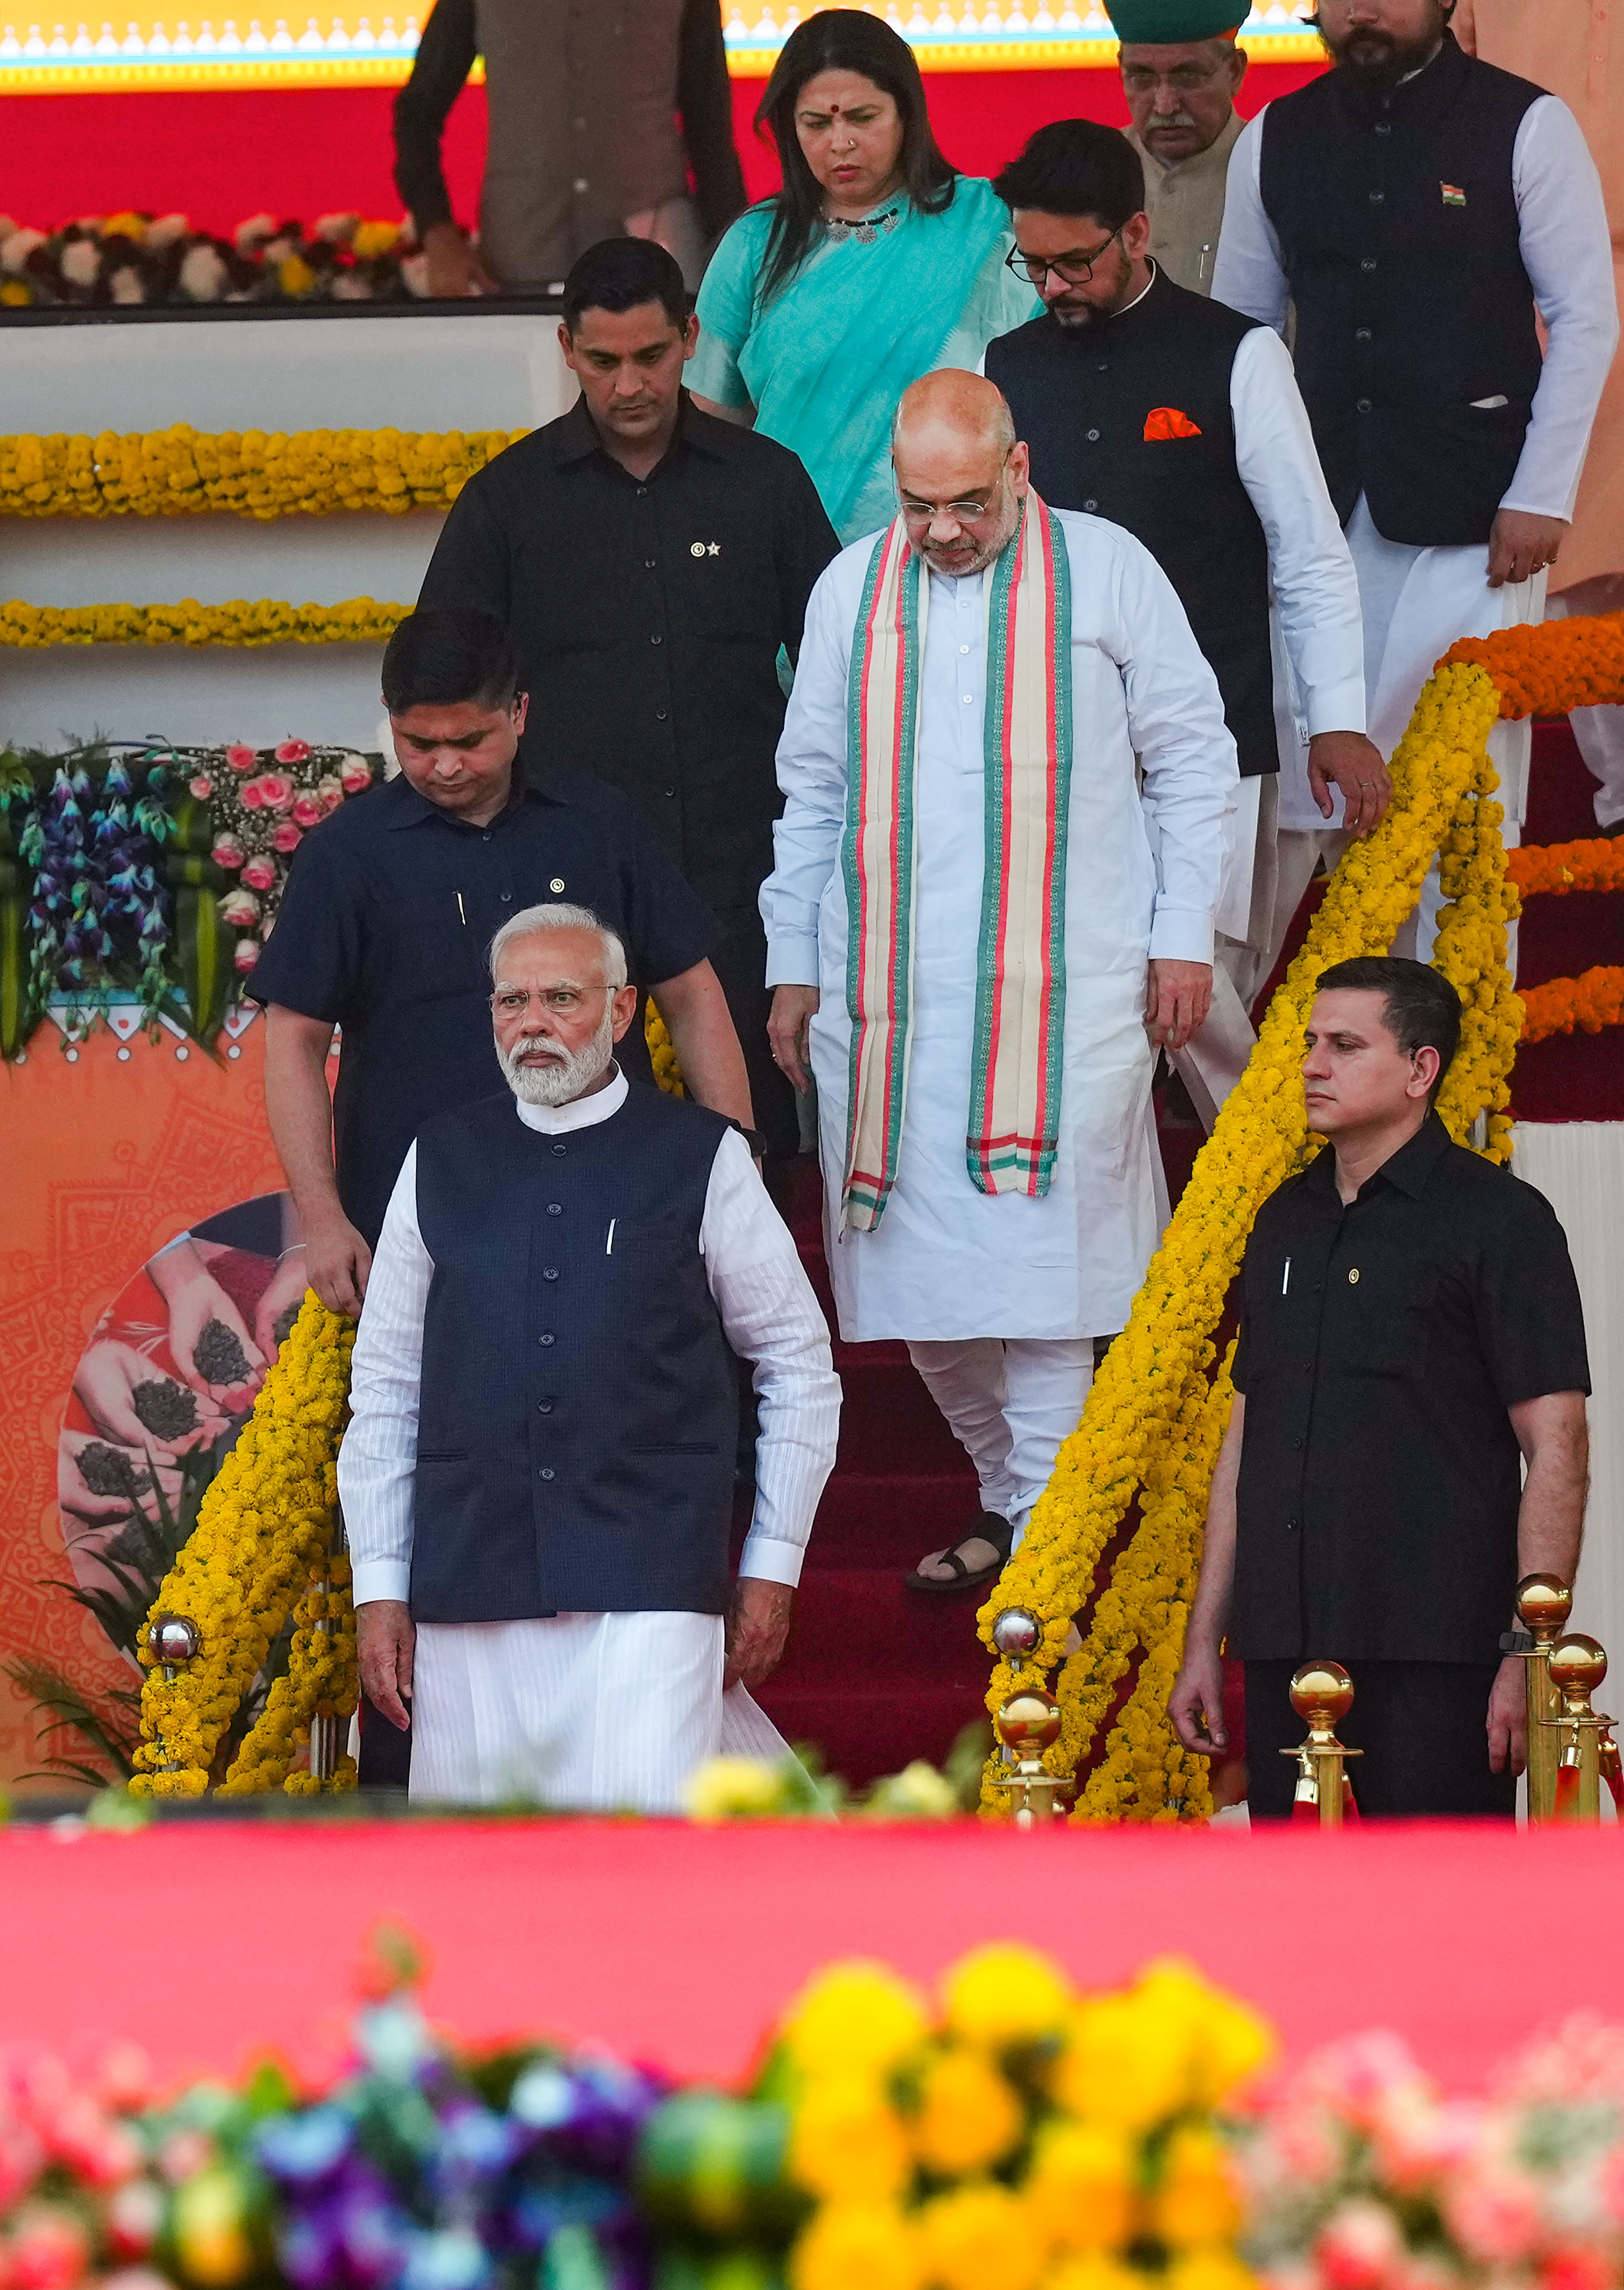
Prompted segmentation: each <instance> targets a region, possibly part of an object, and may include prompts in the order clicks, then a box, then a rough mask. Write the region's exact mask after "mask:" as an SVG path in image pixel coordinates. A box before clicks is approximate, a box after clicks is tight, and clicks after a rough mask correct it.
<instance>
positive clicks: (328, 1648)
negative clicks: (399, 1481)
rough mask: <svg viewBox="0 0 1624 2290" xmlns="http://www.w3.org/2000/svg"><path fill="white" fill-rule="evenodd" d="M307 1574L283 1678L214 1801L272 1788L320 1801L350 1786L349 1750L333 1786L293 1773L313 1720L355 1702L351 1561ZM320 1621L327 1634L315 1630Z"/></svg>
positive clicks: (337, 1560) (323, 1564) (327, 1560)
mask: <svg viewBox="0 0 1624 2290" xmlns="http://www.w3.org/2000/svg"><path fill="white" fill-rule="evenodd" d="M309 1573H310V1587H309V1589H308V1590H307V1591H306V1592H305V1595H304V1597H302V1598H301V1599H300V1602H299V1604H298V1605H297V1606H295V1608H294V1609H293V1643H292V1648H291V1650H290V1653H289V1657H288V1674H287V1676H286V1677H279V1678H278V1679H277V1680H276V1684H275V1685H273V1686H272V1688H271V1690H270V1692H269V1693H268V1695H267V1696H266V1701H265V1707H264V1709H262V1710H261V1711H260V1715H259V1717H258V1718H256V1719H255V1720H254V1723H253V1725H252V1726H251V1727H250V1728H249V1731H248V1733H247V1734H246V1735H245V1736H244V1741H243V1745H242V1747H241V1749H239V1750H238V1751H237V1753H236V1758H234V1759H233V1761H232V1765H231V1770H230V1772H229V1773H228V1774H227V1775H226V1778H225V1780H224V1781H223V1782H221V1783H220V1789H219V1791H218V1794H219V1795H220V1797H252V1796H257V1795H259V1794H260V1793H261V1792H263V1791H264V1790H274V1789H278V1788H280V1789H283V1790H286V1792H287V1793H288V1795H289V1796H290V1797H319V1796H321V1795H322V1794H324V1792H325V1793H332V1792H333V1791H336V1790H351V1789H354V1787H355V1786H356V1761H355V1759H354V1758H352V1757H350V1756H349V1755H348V1752H346V1754H345V1755H344V1756H343V1757H341V1758H340V1760H339V1764H338V1768H337V1770H336V1772H335V1773H334V1774H333V1776H332V1780H331V1781H326V1782H323V1781H318V1780H317V1779H316V1776H315V1775H314V1774H310V1773H308V1772H303V1771H300V1772H295V1771H294V1770H293V1760H294V1758H295V1756H296V1755H297V1753H298V1752H299V1750H301V1749H302V1748H303V1747H304V1746H305V1744H306V1743H307V1742H308V1741H309V1738H310V1725H311V1720H312V1719H313V1718H353V1717H354V1715H355V1712H356V1702H357V1701H358V1700H359V1699H360V1681H359V1678H358V1676H357V1673H356V1607H355V1600H354V1598H353V1597H351V1595H350V1581H351V1576H350V1566H349V1561H348V1558H341V1557H324V1558H318V1559H316V1561H315V1562H314V1563H313V1565H311V1567H310V1570H309ZM324 1621H325V1622H329V1623H331V1625H332V1628H331V1629H320V1628H319V1627H318V1625H319V1624H321V1623H322V1622H324Z"/></svg>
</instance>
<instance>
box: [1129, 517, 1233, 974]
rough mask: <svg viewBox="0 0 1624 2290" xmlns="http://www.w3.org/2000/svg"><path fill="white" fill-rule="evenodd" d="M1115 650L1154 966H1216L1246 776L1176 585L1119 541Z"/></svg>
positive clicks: (1139, 551) (1145, 554) (1142, 552)
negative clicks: (1144, 837)
mask: <svg viewBox="0 0 1624 2290" xmlns="http://www.w3.org/2000/svg"><path fill="white" fill-rule="evenodd" d="M1118 539H1119V548H1120V553H1119V556H1118V560H1117V571H1116V608H1117V610H1116V629H1115V630H1114V632H1113V637H1112V649H1113V656H1114V657H1115V659H1116V664H1117V667H1118V669H1120V671H1121V674H1122V680H1123V686H1124V692H1125V693H1126V697H1127V703H1128V731H1129V734H1130V736H1131V738H1132V741H1133V748H1134V752H1135V754H1136V755H1137V756H1138V757H1139V760H1140V772H1141V773H1142V775H1143V795H1144V804H1145V808H1146V810H1147V811H1148V813H1149V814H1150V816H1151V819H1152V820H1153V821H1154V822H1155V825H1156V878H1157V889H1156V915H1155V917H1154V919H1153V921H1152V923H1151V925H1150V958H1151V960H1152V961H1153V962H1156V961H1163V962H1211V961H1212V918H1213V917H1214V915H1215V914H1216V913H1217V911H1218V896H1219V891H1220V885H1221V883H1222V878H1223V871H1224V853H1225V847H1226V837H1227V832H1228V818H1229V814H1230V813H1231V812H1232V811H1233V810H1234V809H1235V805H1236V792H1237V790H1238V789H1239V786H1240V774H1239V770H1238V767H1237V765H1236V755H1235V741H1234V740H1233V739H1232V738H1231V737H1230V734H1229V728H1228V725H1227V724H1226V723H1225V722H1224V703H1223V700H1222V697H1221V696H1220V693H1219V689H1218V679H1217V677H1215V676H1214V675H1213V673H1212V669H1210V668H1209V667H1208V666H1207V663H1206V661H1205V659H1204V656H1203V654H1202V651H1201V647H1200V645H1197V643H1196V639H1195V637H1193V636H1192V635H1191V634H1190V624H1189V622H1188V621H1187V620H1186V618H1185V617H1184V607H1183V605H1180V602H1179V598H1178V594H1177V592H1176V590H1175V589H1174V588H1173V585H1172V581H1170V580H1169V579H1168V577H1167V575H1166V573H1164V572H1163V570H1162V568H1161V566H1160V565H1159V564H1157V563H1156V559H1155V557H1154V556H1151V554H1150V552H1149V550H1148V548H1143V547H1141V545H1140V542H1138V541H1137V540H1134V539H1133V538H1132V535H1131V534H1128V533H1125V532H1124V533H1122V534H1120V535H1119V536H1118Z"/></svg>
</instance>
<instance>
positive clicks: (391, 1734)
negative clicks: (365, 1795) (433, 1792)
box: [356, 1694, 412, 1790]
mask: <svg viewBox="0 0 1624 2290" xmlns="http://www.w3.org/2000/svg"><path fill="white" fill-rule="evenodd" d="M408 1707H410V1704H408ZM411 1778H412V1733H411V1728H410V1727H408V1728H407V1730H406V1731H405V1733H404V1734H403V1733H402V1732H401V1731H400V1730H399V1728H398V1727H397V1726H391V1725H390V1723H389V1721H388V1718H386V1717H385V1716H384V1714H383V1712H382V1710H381V1709H373V1707H372V1703H371V1702H370V1701H368V1700H367V1698H366V1696H365V1695H364V1694H363V1695H362V1697H361V1754H360V1756H359V1757H358V1758H356V1779H357V1781H358V1782H359V1785H360V1787H361V1788H362V1789H366V1790H404V1788H405V1786H406V1784H407V1782H409V1781H410V1780H411Z"/></svg>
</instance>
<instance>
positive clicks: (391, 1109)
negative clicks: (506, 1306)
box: [248, 606, 753, 1783]
mask: <svg viewBox="0 0 1624 2290" xmlns="http://www.w3.org/2000/svg"><path fill="white" fill-rule="evenodd" d="M516 683H517V679H516V675H515V672H514V666H513V655H512V653H511V651H510V649H509V647H508V639H507V636H506V634H505V632H504V631H503V629H502V628H501V625H500V622H498V621H494V620H493V619H492V617H491V616H490V614H489V613H481V612H476V611H473V610H471V609H469V608H468V607H452V606H447V607H444V608H442V609H439V610H433V611H423V612H419V613H412V614H411V615H410V616H409V617H408V618H407V619H406V620H404V621H402V622H401V624H400V626H399V628H398V629H396V631H395V634H394V635H393V637H391V638H390V639H389V644H388V650H387V651H386V652H385V653H384V659H383V699H384V705H385V707H386V708H387V709H388V713H389V722H390V727H391V730H392V732H393V734H394V740H395V752H396V757H397V759H398V761H399V764H400V775H399V777H398V778H396V779H393V780H390V781H388V782H387V783H386V784H384V785H383V786H381V787H378V788H375V789H372V792H371V793H369V794H367V795H366V796H364V797H358V798H356V800H355V801H353V802H351V803H347V804H346V805H344V806H343V808H342V809H341V810H340V811H337V812H335V813H333V814H332V818H330V819H327V820H324V821H323V822H322V824H321V825H320V826H319V827H316V828H313V829H311V831H310V833H309V834H308V835H307V836H306V837H305V838H304V840H303V842H302V843H301V844H300V847H299V851H298V853H297V855H296V857H295V859H294V862H293V868H292V874H291V875H290V877H289V879H288V886H287V890H286V893H285V894H284V898H283V901H282V906H281V909H280V911H279V913H278V915H277V917H276V930H275V932H274V933H272V935H271V938H270V939H269V941H268V943H267V945H266V948H265V950H264V952H263V953H262V954H261V956H260V959H259V962H258V963H257V964H256V965H255V967H254V971H253V973H252V978H251V979H250V981H249V986H248V991H249V993H250V994H251V995H252V997H253V998H254V999H255V1001H257V1002H260V1003H262V1004H263V1005H265V1010H266V1018H267V1023H266V1048H265V1097H266V1111H267V1114H268V1118H269V1121H270V1127H271V1134H272V1136H273V1137H274V1139H275V1140H276V1150H277V1152H278V1153H279V1154H280V1156H281V1157H282V1165H283V1168H284V1172H285V1173H286V1176H287V1181H288V1188H289V1190H290V1191H291V1192H292V1196H293V1204H294V1206H295V1208H296V1209H297V1211H298V1213H299V1222H300V1233H301V1236H302V1237H303V1240H304V1244H305V1250H306V1263H307V1268H308V1277H309V1282H310V1285H311V1286H312V1287H313V1288H314V1289H315V1290H316V1293H317V1294H318V1295H319V1296H320V1298H321V1300H322V1301H323V1302H324V1304H326V1305H327V1306H328V1307H329V1308H330V1309H332V1310H333V1311H337V1312H348V1313H350V1314H352V1315H353V1314H356V1313H358V1312H359V1311H360V1309H361V1303H362V1299H363V1297H364V1293H365V1292H366V1285H367V1277H368V1274H369V1272H370V1270H371V1268H372V1250H373V1249H374V1248H375V1247H376V1246H377V1244H378V1235H379V1230H380V1227H381V1225H382V1223H383V1218H384V1211H385V1209H386V1208H387V1206H388V1200H389V1195H390V1192H391V1190H392V1189H393V1187H394V1184H395V1181H396V1177H397V1176H398V1175H399V1174H400V1169H401V1164H402V1162H403V1161H404V1159H405V1156H406V1149H407V1148H408V1146H410V1144H411V1142H412V1139H413V1137H414V1136H415V1135H416V1134H417V1133H418V1131H419V1130H420V1128H421V1126H422V1125H423V1124H424V1122H426V1121H428V1120H430V1119H431V1118H432V1117H434V1116H435V1115H436V1114H438V1113H443V1112H445V1111H448V1110H449V1109H452V1108H453V1107H456V1106H460V1105H465V1104H467V1103H468V1102H469V1101H472V1100H474V1099H476V1098H479V1097H483V1096H488V1095H489V1094H490V1093H491V1092H492V1090H495V1089H500V1087H501V1085H502V1073H501V1068H500V1064H499V1062H498V1060H497V1055H496V1052H495V1050H494V1048H493V1047H492V1040H491V1031H490V1027H489V1025H488V1024H487V1023H486V1013H485V1001H486V997H487V996H488V995H489V993H490V989H491V981H490V973H489V971H488V968H487V965H486V960H485V950H486V949H487V948H488V947H489V945H490V943H491V941H492V937H493V936H494V934H495V933H496V932H497V931H498V930H500V927H501V925H503V924H504V923H505V922H507V921H508V920H509V918H510V917H512V916H514V915H516V914H517V913H518V912H519V911H520V910H521V909H524V908H526V907H531V906H534V905H537V904H539V903H541V902H545V901H548V900H549V899H550V900H567V901H572V902H575V903H579V904H581V905H590V906H591V907H592V908H593V909H594V910H595V911H596V913H597V915H598V916H599V917H601V918H602V919H604V921H606V922H607V923H608V924H609V925H610V926H611V928H612V929H613V930H615V931H616V932H617V933H619V935H620V937H621V939H622V940H623V941H624V942H625V945H626V947H627V949H628V954H629V957H630V963H631V975H632V977H633V979H634V980H635V981H636V982H637V984H638V986H639V988H640V989H644V990H646V991H648V992H650V993H652V996H653V997H654V1000H655V1003H656V1005H657V1006H658V1008H659V1009H660V1014H661V1015H662V1016H663V1018H664V1019H665V1021H666V1024H667V1027H668V1029H669V1031H670V1035H671V1038H672V1042H673V1044H674V1045H675V1047H676V1053H677V1056H678V1059H679V1060H680V1061H681V1064H682V1069H683V1077H684V1085H685V1086H686V1088H687V1089H688V1091H689V1093H691V1094H692V1096H694V1097H696V1098H697V1099H698V1100H699V1101H700V1104H701V1105H708V1106H710V1107H711V1108H713V1109H714V1110H715V1111H716V1112H717V1113H719V1114H722V1115H723V1116H724V1117H728V1118H731V1119H732V1120H734V1121H737V1122H738V1123H740V1124H741V1125H743V1126H744V1127H745V1128H747V1129H748V1128H749V1126H750V1121H751V1106H750V1090H749V1083H748V1079H747V1077H746V1075H745V1069H744V1059H743V1054H742V1053H741V1051H740V1046H739V1039H738V1036H737V1035H736V1034H735V1032H734V1030H733V1023H732V1018H731V1017H730V1016H729V1015H728V1009H727V1004H726V1002H725V1000H724V997H723V993H722V989H721V986H720V984H719V983H718V981H717V979H716V973H715V972H714V971H713V970H712V968H711V965H710V960H709V953H710V949H711V947H712V945H713V944H714V943H715V941H716V923H715V921H714V919H713V917H712V916H711V914H710V911H709V909H708V908H707V907H706V906H705V905H704V904H703V903H702V902H701V901H700V899H699V897H698V896H697V894H696V893H694V892H692V891H691V890H690V889H689V887H688V885H687V884H686V883H684V880H683V878H682V876H681V875H680V874H679V873H678V871H677V869H676V863H675V861H672V860H671V859H669V858H668V857H667V856H666V854H665V853H664V851H663V850H662V849H661V848H660V842H659V838H658V837H657V835H656V833H655V830H654V829H653V828H652V826H650V825H649V824H648V823H647V822H646V821H645V820H644V816H643V813H642V812H641V811H640V810H639V808H638V807H637V805H636V804H634V803H632V802H630V801H629V800H628V798H627V797H624V796H621V795H619V794H617V793H616V792H615V791H614V790H613V789H612V788H608V787H605V786H604V785H603V784H602V783H601V782H600V781H596V780H595V779H589V778H588V777H587V775H586V774H585V773H574V772H568V771H564V770H563V769H552V770H549V771H548V773H547V774H546V776H545V778H544V780H543V781H542V782H541V783H540V785H539V786H533V787H528V788H527V787H525V786H524V784H523V782H522V781H519V780H516V773H515V767H514V759H515V757H516V754H517V750H518V743H519V734H520V733H521V732H522V731H523V729H524V711H525V706H526V698H525V694H524V693H522V692H520V691H518V690H517V689H516ZM639 1006H641V1003H639ZM335 1027H338V1028H341V1029H342V1036H343V1052H342V1055H341V1057H340V1061H339V1072H338V1084H337V1088H336V1091H335V1092H334V1093H332V1094H331V1095H330V1093H329V1090H328V1085H327V1061H328V1058H329V1056H330V1054H331V1053H332V1043H333V1029H334V1028H335ZM621 1058H622V1062H623V1064H624V1066H625V1068H626V1069H627V1072H628V1075H629V1076H632V1077H636V1078H637V1079H638V1080H639V1081H640V1082H641V1083H642V1085H644V1087H648V1088H652V1086H653V1075H652V1069H651V1067H650V1063H649V1053H648V1048H647V1045H646V1043H645V1042H644V1036H643V1029H642V1027H641V1025H636V1026H634V1027H632V1028H630V1029H629V1030H628V1034H627V1037H626V1041H625V1045H624V1047H623V1049H622V1052H621ZM752 1134H753V1133H752ZM384 1734H387V1729H380V1728H378V1727H376V1726H374V1727H372V1729H371V1732H370V1734H369V1733H367V1732H366V1731H365V1730H364V1735H363V1744H362V1761H363V1762H362V1778H363V1780H364V1781H365V1782H369V1783H370V1782H373V1781H378V1780H390V1779H394V1780H401V1779H404V1773H401V1772H399V1771H398V1770H396V1771H394V1772H391V1771H389V1770H388V1768H387V1767H386V1769H385V1770H384V1771H383V1772H381V1773H380V1772H379V1771H378V1770H377V1769H376V1767H375V1764H374V1759H375V1755H376V1752H377V1750H378V1743H379V1741H380V1736H381V1735H384Z"/></svg>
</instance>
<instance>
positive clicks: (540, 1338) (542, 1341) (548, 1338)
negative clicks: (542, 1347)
mask: <svg viewBox="0 0 1624 2290" xmlns="http://www.w3.org/2000/svg"><path fill="white" fill-rule="evenodd" d="M536 1341H537V1342H538V1343H539V1344H550V1343H551V1342H552V1341H553V1339H552V1338H551V1336H538V1337H537V1338H536Z"/></svg>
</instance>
